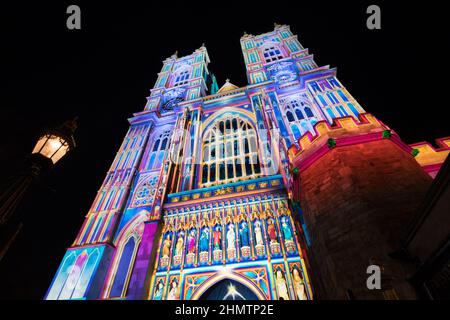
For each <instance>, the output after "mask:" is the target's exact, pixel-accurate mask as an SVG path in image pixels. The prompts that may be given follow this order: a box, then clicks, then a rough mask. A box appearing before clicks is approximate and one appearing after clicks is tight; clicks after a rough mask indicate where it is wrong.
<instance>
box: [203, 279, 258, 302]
mask: <svg viewBox="0 0 450 320" xmlns="http://www.w3.org/2000/svg"><path fill="white" fill-rule="evenodd" d="M199 300H259V299H258V297H257V295H256V294H255V293H254V292H253V291H252V290H251V289H249V288H248V287H247V286H245V285H243V284H242V283H240V282H238V281H235V280H231V279H223V280H221V281H219V282H217V283H215V284H214V285H213V286H211V287H210V288H209V289H208V290H206V291H205V292H204V293H203V294H202V295H201V296H200V298H199Z"/></svg>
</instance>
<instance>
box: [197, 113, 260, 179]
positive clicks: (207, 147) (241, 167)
mask: <svg viewBox="0 0 450 320" xmlns="http://www.w3.org/2000/svg"><path fill="white" fill-rule="evenodd" d="M203 150H204V152H203V168H202V179H201V181H202V182H201V184H202V186H203V187H208V186H211V185H214V184H217V183H219V182H225V183H229V182H236V181H238V180H242V176H243V173H245V175H246V176H245V178H248V179H250V178H254V177H257V176H259V175H260V174H261V166H260V162H259V158H258V145H257V138H256V131H255V129H254V128H253V127H252V126H251V125H250V123H248V122H247V121H246V120H244V119H242V118H241V117H239V116H236V115H232V114H226V115H224V116H223V117H222V118H220V119H219V120H217V121H216V122H215V123H214V124H213V125H212V126H211V128H210V129H209V130H208V133H207V134H206V136H205V141H204V146H203ZM216 150H218V154H217V155H216Z"/></svg>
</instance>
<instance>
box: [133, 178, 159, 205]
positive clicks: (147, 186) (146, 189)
mask: <svg viewBox="0 0 450 320" xmlns="http://www.w3.org/2000/svg"><path fill="white" fill-rule="evenodd" d="M157 182H158V176H156V175H155V176H152V177H151V178H150V179H148V180H147V181H145V182H144V183H143V184H142V185H141V186H139V188H138V189H137V190H136V193H135V196H134V202H133V204H134V205H135V206H140V205H148V204H150V202H151V200H152V199H153V196H154V195H155V192H156V183H157Z"/></svg>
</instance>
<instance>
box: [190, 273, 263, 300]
mask: <svg viewBox="0 0 450 320" xmlns="http://www.w3.org/2000/svg"><path fill="white" fill-rule="evenodd" d="M226 279H230V280H234V281H236V282H239V283H240V284H242V285H244V286H245V287H247V288H248V289H250V291H252V292H253V293H254V294H255V295H256V296H257V297H258V299H259V300H267V298H266V296H265V295H264V293H263V292H262V290H261V289H260V288H259V287H258V286H256V285H255V284H254V283H253V282H252V281H250V280H249V279H247V278H246V277H244V276H242V275H240V274H237V273H235V272H220V271H219V272H217V273H216V274H214V275H212V276H211V277H209V278H208V279H207V280H205V281H204V282H202V284H201V285H200V286H199V287H198V288H197V289H196V290H195V291H194V292H193V293H192V296H191V298H190V299H191V300H198V299H199V298H200V297H201V296H202V295H203V294H204V293H205V292H206V291H207V290H208V289H209V288H210V287H211V286H213V285H215V284H216V283H218V282H220V281H222V280H226Z"/></svg>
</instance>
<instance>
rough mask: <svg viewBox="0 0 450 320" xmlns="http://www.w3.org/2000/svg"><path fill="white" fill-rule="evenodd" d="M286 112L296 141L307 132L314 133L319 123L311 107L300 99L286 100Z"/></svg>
mask: <svg viewBox="0 0 450 320" xmlns="http://www.w3.org/2000/svg"><path fill="white" fill-rule="evenodd" d="M284 110H285V114H286V119H287V120H288V122H289V125H290V127H291V130H292V133H293V134H294V137H295V139H298V138H300V136H301V135H303V134H305V132H306V131H312V128H313V126H314V124H315V123H316V122H317V119H316V116H315V115H314V113H313V111H312V109H311V107H310V106H309V105H308V104H307V103H306V102H304V101H302V100H300V99H296V98H291V99H288V100H286V101H285V103H284Z"/></svg>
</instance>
